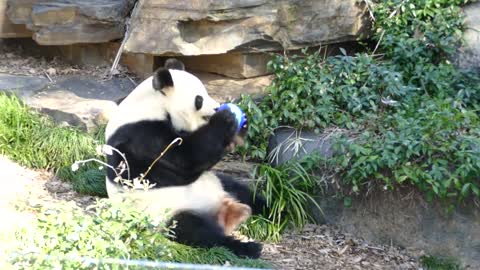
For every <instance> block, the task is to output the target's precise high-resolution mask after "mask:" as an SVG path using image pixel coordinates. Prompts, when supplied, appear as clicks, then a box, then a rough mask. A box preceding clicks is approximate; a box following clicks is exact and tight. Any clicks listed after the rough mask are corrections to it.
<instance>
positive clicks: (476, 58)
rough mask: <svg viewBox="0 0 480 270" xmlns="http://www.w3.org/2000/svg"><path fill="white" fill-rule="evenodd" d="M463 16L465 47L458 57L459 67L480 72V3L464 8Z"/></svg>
mask: <svg viewBox="0 0 480 270" xmlns="http://www.w3.org/2000/svg"><path fill="white" fill-rule="evenodd" d="M465 16H466V22H465V23H466V26H467V27H466V30H465V34H464V38H465V45H464V46H463V47H462V48H461V50H460V54H459V55H458V61H459V65H460V67H462V68H467V69H476V70H479V71H480V2H477V3H472V4H470V5H468V6H466V7H465Z"/></svg>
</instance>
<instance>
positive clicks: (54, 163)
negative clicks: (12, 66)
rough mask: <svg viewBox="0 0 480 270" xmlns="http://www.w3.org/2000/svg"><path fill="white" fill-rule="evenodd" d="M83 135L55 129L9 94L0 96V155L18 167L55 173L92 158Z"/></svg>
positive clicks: (90, 146)
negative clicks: (50, 170) (8, 158)
mask: <svg viewBox="0 0 480 270" xmlns="http://www.w3.org/2000/svg"><path fill="white" fill-rule="evenodd" d="M95 145H96V142H95V140H94V138H93V137H92V136H90V135H88V134H86V133H85V132H82V131H80V130H77V129H74V128H68V127H59V126H57V125H55V124H54V123H53V121H51V120H50V119H49V118H47V117H45V116H42V115H40V114H39V113H37V112H35V111H33V110H32V109H30V108H29V107H28V106H27V105H25V104H24V103H22V102H21V101H20V100H19V99H18V98H17V97H15V96H13V95H6V94H0V153H1V154H3V155H6V156H8V157H10V158H11V159H12V160H14V161H16V162H18V163H20V164H21V165H24V166H27V167H30V168H37V169H52V170H58V169H59V168H62V167H67V166H70V165H71V164H72V163H73V162H75V161H76V160H80V159H85V158H86V157H91V156H96V152H95Z"/></svg>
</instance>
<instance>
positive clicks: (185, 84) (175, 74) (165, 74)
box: [152, 59, 219, 132]
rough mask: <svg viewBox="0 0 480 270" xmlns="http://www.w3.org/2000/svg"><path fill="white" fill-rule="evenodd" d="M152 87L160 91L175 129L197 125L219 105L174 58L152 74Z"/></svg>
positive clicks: (201, 124) (192, 127)
mask: <svg viewBox="0 0 480 270" xmlns="http://www.w3.org/2000/svg"><path fill="white" fill-rule="evenodd" d="M152 88H153V90H154V91H158V92H160V93H161V95H163V97H164V103H163V105H164V106H165V109H166V111H167V113H168V116H169V117H170V120H171V121H172V124H173V126H174V128H175V129H176V130H182V131H188V132H191V131H194V130H196V129H198V128H199V127H201V126H203V125H204V124H206V123H207V122H208V119H209V118H210V117H211V116H212V115H213V114H214V113H215V111H216V110H217V108H218V107H219V103H218V102H217V101H215V100H214V99H213V98H211V97H210V96H209V95H208V93H207V90H206V89H205V86H204V85H203V83H202V82H201V81H200V80H199V79H198V78H197V77H195V76H194V75H192V74H190V73H188V72H186V71H185V69H184V66H183V64H182V63H181V62H179V61H178V60H175V59H169V60H167V62H166V64H165V68H161V69H159V70H157V71H156V72H155V73H154V74H153V77H152Z"/></svg>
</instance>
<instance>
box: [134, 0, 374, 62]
mask: <svg viewBox="0 0 480 270" xmlns="http://www.w3.org/2000/svg"><path fill="white" fill-rule="evenodd" d="M138 5H139V6H138V12H135V13H134V15H133V18H132V25H133V27H132V33H131V35H130V37H129V38H128V40H127V43H126V45H125V49H126V51H128V52H132V53H147V54H153V55H204V54H223V53H227V52H231V51H249V52H258V51H273V50H279V49H280V50H282V49H287V50H291V49H299V48H302V47H305V46H315V45H320V44H328V43H336V42H342V41H350V40H357V39H359V38H360V37H361V35H362V34H365V33H366V30H367V29H369V27H368V26H369V19H368V15H367V12H366V10H367V7H366V5H365V3H364V1H357V0H332V1H326V0H321V1H319V0H304V1H303V0H288V1H287V0H283V1H279V0H225V1H213V0H200V1H176V0H139V4H138Z"/></svg>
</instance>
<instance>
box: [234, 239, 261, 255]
mask: <svg viewBox="0 0 480 270" xmlns="http://www.w3.org/2000/svg"><path fill="white" fill-rule="evenodd" d="M262 249H263V246H262V244H260V243H256V242H238V243H237V245H235V247H234V248H233V250H232V251H233V253H235V255H237V256H239V257H246V258H250V259H258V258H260V256H261V255H262Z"/></svg>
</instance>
